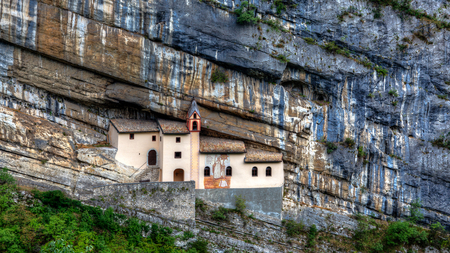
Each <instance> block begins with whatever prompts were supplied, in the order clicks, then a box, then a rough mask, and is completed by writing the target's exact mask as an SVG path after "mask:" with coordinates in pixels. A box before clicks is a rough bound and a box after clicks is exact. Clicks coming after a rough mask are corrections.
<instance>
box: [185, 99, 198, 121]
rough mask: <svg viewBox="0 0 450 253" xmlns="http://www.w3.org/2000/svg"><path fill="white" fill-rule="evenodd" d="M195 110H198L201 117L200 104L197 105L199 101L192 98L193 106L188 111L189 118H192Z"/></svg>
mask: <svg viewBox="0 0 450 253" xmlns="http://www.w3.org/2000/svg"><path fill="white" fill-rule="evenodd" d="M194 112H196V113H197V115H198V116H199V117H201V116H200V110H199V109H198V106H197V102H195V100H192V103H191V107H190V108H189V111H188V118H190V117H191V116H192V114H193V113H194Z"/></svg>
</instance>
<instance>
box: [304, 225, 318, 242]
mask: <svg viewBox="0 0 450 253" xmlns="http://www.w3.org/2000/svg"><path fill="white" fill-rule="evenodd" d="M317 234H318V231H317V228H316V225H314V224H313V225H312V226H311V227H309V233H308V236H307V238H308V241H307V243H306V247H308V248H314V247H315V246H316V237H317Z"/></svg>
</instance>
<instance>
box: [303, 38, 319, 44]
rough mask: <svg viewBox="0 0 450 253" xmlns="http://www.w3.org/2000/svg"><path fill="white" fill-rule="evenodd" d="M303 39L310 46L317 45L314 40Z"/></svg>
mask: <svg viewBox="0 0 450 253" xmlns="http://www.w3.org/2000/svg"><path fill="white" fill-rule="evenodd" d="M303 39H304V40H305V41H306V43H308V44H310V45H314V44H316V40H315V39H313V38H309V37H306V38H303Z"/></svg>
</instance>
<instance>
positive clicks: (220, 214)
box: [212, 206, 228, 221]
mask: <svg viewBox="0 0 450 253" xmlns="http://www.w3.org/2000/svg"><path fill="white" fill-rule="evenodd" d="M227 213H228V209H226V208H225V207H222V206H220V207H219V209H218V210H215V211H213V212H212V218H213V219H214V220H218V221H224V220H226V219H227Z"/></svg>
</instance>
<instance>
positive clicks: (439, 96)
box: [437, 95, 447, 100]
mask: <svg viewBox="0 0 450 253" xmlns="http://www.w3.org/2000/svg"><path fill="white" fill-rule="evenodd" d="M437 97H438V98H440V99H444V100H446V99H447V95H437Z"/></svg>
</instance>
